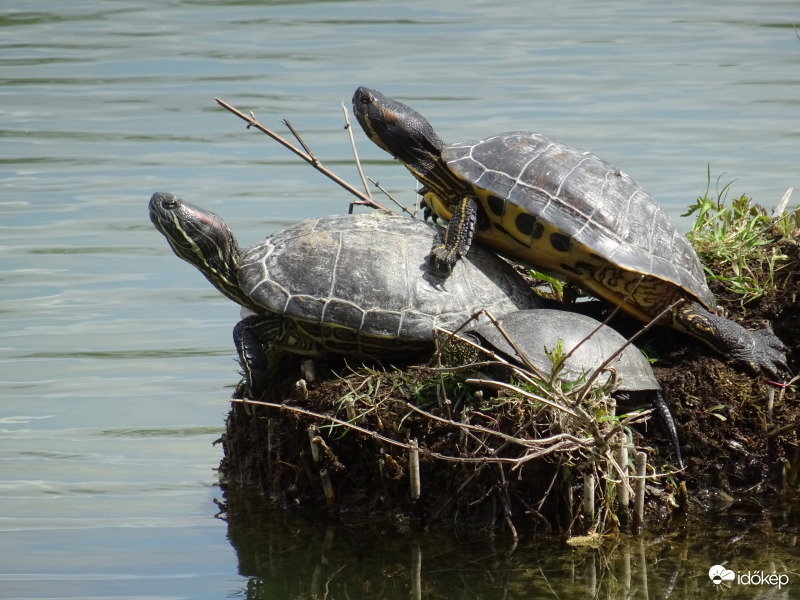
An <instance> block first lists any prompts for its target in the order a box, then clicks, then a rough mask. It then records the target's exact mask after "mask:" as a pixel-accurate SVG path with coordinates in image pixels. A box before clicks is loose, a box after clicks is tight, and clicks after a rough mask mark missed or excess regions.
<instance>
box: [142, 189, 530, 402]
mask: <svg viewBox="0 0 800 600" xmlns="http://www.w3.org/2000/svg"><path fill="white" fill-rule="evenodd" d="M150 220H151V221H152V222H153V224H154V225H155V227H156V229H158V230H159V231H160V232H161V233H162V234H164V236H165V237H166V238H167V241H168V242H169V244H170V246H171V247H172V249H173V251H174V252H175V254H176V255H178V256H179V257H180V258H182V259H184V260H185V261H187V262H189V263H191V264H192V265H194V266H195V267H197V268H198V269H199V270H200V271H201V272H202V273H203V275H205V276H206V278H207V279H208V280H209V281H210V282H211V283H212V284H213V285H214V286H215V287H216V288H217V289H218V290H219V291H220V292H222V293H223V294H225V295H226V296H227V297H228V298H230V299H231V300H233V301H234V302H237V303H238V304H240V305H241V306H242V307H243V308H244V309H247V310H248V311H249V313H250V315H249V316H246V317H244V318H243V319H242V321H241V322H240V323H239V324H238V325H237V326H236V328H235V329H234V342H235V344H236V347H237V350H238V352H239V357H240V362H241V364H242V367H243V369H244V371H245V384H246V389H247V390H248V392H249V393H250V395H251V396H253V397H256V396H259V395H261V394H262V393H263V392H264V389H265V386H266V385H267V379H266V377H267V375H266V360H265V358H264V354H263V349H264V348H265V347H267V346H276V347H279V348H283V349H285V350H288V351H290V352H293V353H296V354H301V355H308V356H329V355H347V356H354V357H363V358H386V357H391V358H394V357H401V356H404V355H411V354H415V353H419V352H421V351H425V350H428V349H429V348H431V346H432V340H433V327H434V326H440V327H445V328H455V327H458V326H459V325H460V324H461V323H463V322H464V321H465V320H467V319H468V318H469V317H470V316H471V315H472V314H473V313H475V312H476V311H478V310H480V309H483V308H486V309H488V310H490V311H492V312H493V313H494V314H503V313H506V312H509V311H512V310H516V309H520V308H531V307H534V306H536V304H537V298H536V295H535V294H534V293H533V292H532V291H531V289H530V287H529V286H528V285H527V283H526V282H525V281H524V280H523V279H522V278H521V277H519V276H518V275H517V273H516V272H515V271H514V270H513V269H512V268H511V267H510V266H509V265H508V264H507V263H506V262H505V261H503V260H502V259H500V258H498V257H497V256H495V255H494V253H492V252H491V251H488V250H484V249H481V248H475V249H474V251H472V252H470V253H469V254H468V255H467V256H466V257H465V258H464V260H463V261H462V263H463V264H459V265H458V266H457V268H455V269H453V271H452V273H451V274H450V275H449V277H445V276H444V275H440V274H439V272H438V270H437V269H435V268H432V267H431V266H430V265H429V262H428V261H427V259H426V257H427V254H428V252H429V250H430V246H431V242H432V241H433V240H434V239H435V238H436V236H437V235H438V232H437V228H435V227H432V226H431V225H429V224H426V223H423V222H421V221H415V220H412V219H405V218H402V217H397V216H388V215H382V214H379V213H374V214H369V215H344V216H331V217H320V218H316V219H308V220H306V221H302V222H301V223H299V224H298V225H296V226H294V227H290V228H289V229H286V230H284V231H281V232H280V233H277V234H275V235H273V236H272V237H270V238H267V239H266V240H264V241H262V242H259V243H257V244H255V245H253V246H251V247H249V248H245V249H241V248H239V245H238V243H237V242H236V238H234V236H233V234H232V233H231V231H230V230H229V229H228V227H227V225H225V223H224V222H223V221H222V219H220V218H219V217H218V216H217V215H215V214H213V213H211V212H208V211H205V210H203V209H201V208H198V207H196V206H192V205H191V204H188V203H186V202H184V201H183V200H181V199H179V198H177V197H175V196H173V195H172V194H166V193H155V194H153V196H152V198H151V199H150ZM243 316H244V314H243Z"/></svg>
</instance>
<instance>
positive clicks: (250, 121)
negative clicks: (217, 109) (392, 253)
mask: <svg viewBox="0 0 800 600" xmlns="http://www.w3.org/2000/svg"><path fill="white" fill-rule="evenodd" d="M214 100H215V101H216V102H217V104H219V105H220V106H221V107H222V108H224V109H226V110H228V111H230V112H232V113H233V114H234V115H236V116H237V117H239V118H240V119H242V120H243V121H246V122H247V126H248V128H249V127H255V128H256V129H258V130H259V131H260V132H262V133H264V134H266V135H268V136H269V137H271V138H272V139H273V140H275V141H276V142H278V143H279V144H280V145H281V146H283V147H284V148H286V149H288V150H290V151H292V152H294V153H295V154H296V155H297V156H299V157H300V158H302V159H303V160H304V161H306V162H307V163H308V164H310V165H311V166H312V167H314V168H315V169H316V170H317V171H319V172H320V173H322V174H323V175H325V176H326V177H328V178H329V179H331V180H332V181H334V182H336V183H338V184H339V185H340V186H342V187H343V188H344V189H346V190H347V191H348V192H350V193H351V194H353V195H354V196H356V197H357V198H358V199H359V200H360V202H359V203H360V204H364V205H365V206H370V207H372V208H377V209H380V210H386V211H389V212H394V211H392V210H390V209H389V208H387V207H386V206H384V205H383V204H381V203H380V202H378V201H377V200H375V199H374V198H372V197H370V196H368V195H366V194H364V193H363V192H360V191H359V190H357V189H356V188H354V187H353V186H352V185H350V184H349V183H347V182H346V181H345V180H344V179H342V178H341V177H339V176H338V175H336V173H334V172H333V171H331V170H330V169H328V168H327V167H325V166H324V165H323V164H322V163H321V162H319V160H317V158H316V157H315V156H313V155H312V154H310V153H307V152H304V151H303V150H300V149H299V148H297V147H296V146H294V145H293V144H291V143H290V142H288V141H286V140H285V139H284V138H283V137H281V136H280V135H278V134H277V133H275V132H274V131H272V130H271V129H268V128H267V127H265V126H264V125H262V124H261V123H259V122H258V120H257V119H256V118H255V116H254V115H253V114H252V113H250V116H248V115H246V114H244V113H243V112H241V111H240V110H237V109H236V108H234V107H233V106H231V105H230V104H228V103H227V102H225V101H224V100H221V99H220V98H214ZM284 123H286V121H285V120H284ZM289 127H290V129H291V126H289ZM292 131H294V130H292ZM294 135H295V137H297V134H296V133H295V134H294ZM301 144H302V142H301ZM303 145H304V146H305V144H303Z"/></svg>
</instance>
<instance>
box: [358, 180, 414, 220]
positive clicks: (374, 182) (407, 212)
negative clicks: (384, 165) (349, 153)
mask: <svg viewBox="0 0 800 600" xmlns="http://www.w3.org/2000/svg"><path fill="white" fill-rule="evenodd" d="M359 168H360V167H359ZM367 179H369V180H370V181H371V182H372V184H373V185H374V186H375V187H376V188H378V189H379V190H380V191H381V192H383V195H384V196H386V197H387V198H388V199H389V200H391V201H392V202H394V203H395V204H396V205H397V207H398V208H399V209H400V210H402V211H403V212H404V213H406V214H407V215H409V216H410V217H412V218H413V219H416V218H417V211H416V209H414V212H413V213H412V212H411V211H410V210H408V209H407V208H406V207H405V206H403V205H402V204H400V203H399V202H398V201H397V200H396V199H395V197H394V196H392V195H391V194H390V193H389V191H388V190H387V189H386V188H385V187H383V186H382V185H381V184H380V183H378V182H377V181H375V180H374V179H373V178H372V177H367Z"/></svg>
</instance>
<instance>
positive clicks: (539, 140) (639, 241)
mask: <svg viewBox="0 0 800 600" xmlns="http://www.w3.org/2000/svg"><path fill="white" fill-rule="evenodd" d="M442 158H443V159H444V161H445V162H446V163H447V165H448V167H449V168H450V169H451V170H452V171H453V172H454V173H455V174H456V175H457V176H458V177H460V178H461V179H463V180H464V181H465V182H467V183H469V184H471V185H472V187H473V188H474V190H475V191H476V194H477V195H478V197H479V198H481V200H482V201H483V204H484V207H485V208H486V212H487V213H489V214H488V215H487V216H488V217H489V219H490V220H491V221H492V222H493V223H494V224H495V226H494V229H493V230H492V231H490V232H489V233H484V234H483V235H484V236H489V237H496V236H508V235H510V236H511V237H513V238H515V239H516V241H517V242H519V244H521V245H522V246H526V247H528V248H530V247H534V246H535V242H534V240H535V239H537V235H539V236H541V235H542V224H547V225H549V226H550V228H551V230H553V229H554V230H555V231H556V232H557V233H556V234H554V235H551V239H552V241H551V243H552V244H553V246H555V247H556V249H557V250H565V249H566V248H567V247H570V244H572V245H571V248H572V253H573V254H575V255H574V256H572V260H573V264H572V265H567V266H564V265H558V266H557V267H556V270H557V271H558V270H573V271H579V270H580V269H581V267H580V264H581V261H582V260H583V261H587V262H591V261H592V260H593V257H590V255H591V254H596V255H597V256H599V257H601V258H602V259H605V260H606V261H608V263H610V264H612V265H616V266H618V267H620V268H622V269H625V270H627V271H630V272H633V273H636V274H641V275H644V276H645V278H656V279H659V280H663V281H667V282H670V283H672V284H674V285H676V286H678V287H680V288H681V289H682V290H683V291H684V292H686V293H687V294H689V295H690V296H692V297H693V298H695V299H696V300H698V301H699V302H701V303H702V304H703V305H705V306H706V307H707V308H709V309H713V307H714V306H715V300H714V297H713V295H712V294H711V291H710V290H709V289H708V285H707V284H706V280H705V275H704V274H703V269H702V266H701V265H700V261H699V259H698V258H697V254H696V253H695V251H694V249H693V248H692V246H691V244H690V243H689V241H688V240H687V238H686V237H685V236H684V235H682V234H681V233H680V232H679V231H678V230H677V228H676V227H675V224H674V222H673V221H672V219H670V218H669V216H668V215H667V214H666V213H665V212H664V211H663V210H662V209H661V208H660V207H659V206H658V204H657V203H656V202H655V200H654V199H653V197H652V196H650V195H649V194H648V193H647V192H646V191H645V190H644V189H642V187H641V186H639V185H638V184H637V183H636V182H635V181H633V180H632V179H631V178H630V177H628V176H627V175H625V174H624V173H622V172H621V171H619V170H618V169H617V168H615V167H614V166H613V165H612V164H610V163H608V162H606V161H604V160H602V159H601V158H599V157H597V156H595V155H593V154H590V153H589V152H585V151H583V150H580V149H578V148H574V147H572V146H567V145H565V144H562V143H559V142H557V141H555V140H552V139H550V138H548V137H546V136H543V135H539V134H534V133H527V132H520V131H514V132H508V133H501V134H499V135H496V136H493V137H490V138H488V139H485V140H483V141H479V142H474V141H466V142H460V143H456V144H451V145H449V146H447V147H446V148H445V150H444V152H443V153H442ZM476 235H479V234H477V233H476ZM482 241H484V242H485V241H486V239H485V238H484V239H482ZM559 245H563V247H559ZM514 254H515V255H516V256H518V257H519V256H520V253H519V252H516V253H514Z"/></svg>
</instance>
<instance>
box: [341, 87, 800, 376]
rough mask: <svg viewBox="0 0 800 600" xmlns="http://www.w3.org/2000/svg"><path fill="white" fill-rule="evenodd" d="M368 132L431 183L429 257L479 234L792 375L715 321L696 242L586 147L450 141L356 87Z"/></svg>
mask: <svg viewBox="0 0 800 600" xmlns="http://www.w3.org/2000/svg"><path fill="white" fill-rule="evenodd" d="M353 112H354V113H355V115H356V117H357V119H358V122H359V123H360V124H361V126H362V128H363V129H364V131H365V133H366V134H367V136H368V137H369V138H370V139H371V140H372V141H373V142H375V143H376V144H377V145H378V146H380V147H381V148H383V149H384V150H386V151H387V152H389V153H390V154H391V155H392V156H394V157H395V158H397V159H399V160H400V161H402V162H403V163H404V164H405V166H406V167H407V168H408V169H409V170H410V171H411V173H412V174H413V175H414V176H415V177H416V178H417V179H418V180H419V181H420V182H421V183H422V184H423V188H422V189H421V190H420V193H422V194H424V201H425V204H426V206H427V208H428V210H429V211H430V212H432V213H435V214H436V215H437V216H438V217H441V218H443V219H446V220H449V221H450V222H449V224H448V227H447V234H446V236H445V238H444V242H443V243H441V244H436V245H435V246H434V248H433V251H432V257H433V258H434V259H435V260H436V261H437V262H439V263H442V264H445V265H453V264H455V263H456V262H457V261H458V259H459V258H460V257H461V256H462V255H463V254H464V253H465V252H466V251H467V249H468V248H469V247H470V245H471V243H472V238H473V235H474V236H475V238H476V239H477V240H478V241H480V242H481V243H483V244H486V245H487V246H490V247H492V248H495V249H496V250H499V251H501V252H503V253H506V254H508V255H510V256H513V257H515V258H517V259H519V260H522V261H525V262H528V263H530V264H532V265H535V266H536V267H537V268H539V269H542V270H545V271H550V272H552V273H555V274H557V275H559V276H561V277H563V278H565V279H567V280H569V281H572V282H574V283H575V284H576V285H578V286H579V287H582V288H584V289H585V290H587V291H588V292H589V293H591V294H594V295H596V296H597V297H599V298H602V299H604V300H607V301H608V302H610V303H611V304H613V305H614V306H621V308H622V310H624V311H625V312H627V313H628V314H630V315H632V316H633V317H636V318H637V319H640V320H643V321H646V322H649V321H651V320H652V319H655V318H658V317H659V316H660V315H662V312H664V311H667V312H666V314H664V316H663V317H662V319H663V320H662V323H663V324H666V325H671V326H672V327H676V328H678V329H680V330H682V331H684V332H686V333H689V334H690V335H693V336H695V337H697V338H699V339H701V340H703V341H704V342H705V343H707V344H709V345H710V346H711V347H713V348H715V349H717V350H718V351H719V352H721V353H722V354H723V355H725V356H728V357H731V358H732V359H734V360H735V361H737V362H738V363H739V364H741V365H743V366H745V367H746V368H748V369H749V370H750V371H752V372H755V373H766V374H768V375H772V376H777V374H778V372H779V370H780V369H782V368H786V357H785V354H784V346H783V343H782V342H781V341H780V340H779V339H778V338H777V337H776V336H775V335H774V334H773V333H772V332H771V331H768V330H758V331H748V330H746V329H744V328H743V327H741V326H740V325H738V324H736V323H734V322H732V321H730V320H728V319H725V318H722V317H720V316H717V315H716V314H714V309H715V306H716V302H715V300H714V297H713V295H712V294H711V291H710V290H709V289H708V285H707V284H706V280H705V276H704V274H703V268H702V266H701V265H700V261H699V260H698V258H697V255H696V254H695V252H694V249H693V248H692V246H691V244H690V243H689V241H688V240H687V239H686V237H685V236H683V235H681V233H680V232H679V231H678V230H677V228H676V227H675V224H674V223H673V221H672V220H671V219H670V218H669V216H668V215H667V214H666V213H665V212H664V211H663V210H662V209H661V208H660V207H659V206H658V204H657V203H656V202H655V200H653V198H652V196H650V195H649V194H648V193H647V192H645V191H644V190H643V189H642V188H641V187H640V186H639V185H638V184H637V183H636V182H635V181H633V180H632V179H631V178H630V177H628V176H627V175H625V174H624V173H622V172H621V171H620V170H619V169H617V168H615V167H614V166H613V165H611V164H610V163H608V162H606V161H604V160H602V159H600V158H598V157H597V156H594V155H592V154H590V153H588V152H585V151H583V150H580V149H578V148H573V147H572V146H567V145H565V144H561V143H559V142H557V141H555V140H552V139H550V138H548V137H545V136H543V135H540V134H535V133H526V132H521V131H512V132H508V133H501V134H499V135H495V136H493V137H490V138H488V139H485V140H482V141H479V142H473V141H467V142H461V143H457V144H451V145H449V146H446V145H445V143H444V142H443V141H442V140H441V139H440V138H439V136H437V135H436V133H435V132H434V131H433V128H432V127H431V125H430V123H428V121H426V120H425V119H424V118H423V117H422V115H420V114H419V113H417V112H416V111H414V110H413V109H411V108H410V107H408V106H406V105H404V104H401V103H400V102H397V101H395V100H392V99H391V98H387V97H386V96H384V95H383V94H381V93H379V92H376V91H374V90H370V89H367V88H363V87H361V88H358V90H356V93H355V95H354V96H353Z"/></svg>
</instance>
